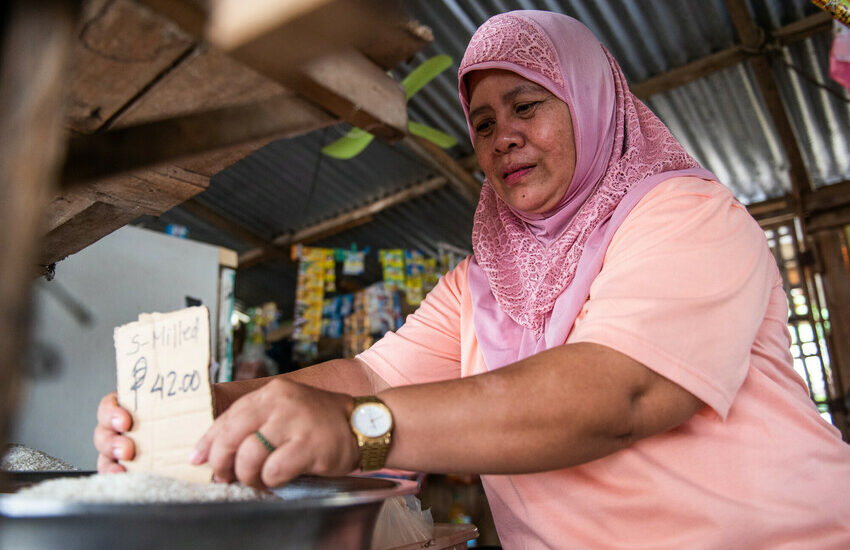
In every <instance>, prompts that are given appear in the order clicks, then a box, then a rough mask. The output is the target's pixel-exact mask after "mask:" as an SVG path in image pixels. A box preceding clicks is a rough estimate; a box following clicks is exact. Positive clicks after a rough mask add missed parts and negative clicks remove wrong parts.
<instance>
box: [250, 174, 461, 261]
mask: <svg viewBox="0 0 850 550" xmlns="http://www.w3.org/2000/svg"><path fill="white" fill-rule="evenodd" d="M447 183H448V181H447V180H446V178H444V177H442V176H437V177H434V178H431V179H428V180H425V181H423V182H421V183H418V184H416V185H413V186H411V187H408V188H407V189H403V190H401V191H399V192H397V193H393V194H392V195H389V196H387V197H384V198H382V199H378V200H377V201H374V202H372V203H370V204H367V205H365V206H361V207H359V208H355V209H354V210H352V211H350V212H344V213H342V214H340V215H338V216H334V217H333V218H330V219H328V220H324V221H322V222H319V223H316V224H313V225H310V226H307V227H305V228H303V229H300V230H298V231H296V232H294V233H286V234H284V235H280V236H278V237H276V238H275V239H274V240H273V241H272V242H271V243H270V245H269V246H266V247H264V248H255V249H252V250H248V251H246V252H243V253H242V254H240V255H239V269H247V268H248V267H251V266H253V265H256V264H258V263H261V262H263V261H265V260H266V259H268V256H269V255H270V254H273V253H274V249H275V248H277V249H281V248H283V249H286V248H288V247H290V246H291V245H293V244H297V243H300V242H307V241H312V240H314V239H315V238H317V237H326V236H329V235H332V234H334V233H337V232H339V231H340V230H342V229H345V228H348V227H352V226H353V225H352V224H357V222H358V221H359V220H363V219H365V218H371V217H373V216H374V215H376V214H378V213H379V212H381V211H383V210H386V209H388V208H391V207H393V206H396V205H398V204H401V203H403V202H407V201H409V200H413V199H415V198H417V197H421V196H422V195H425V194H427V193H431V192H433V191H436V190H437V189H439V188H441V187H443V186H445V185H447Z"/></svg>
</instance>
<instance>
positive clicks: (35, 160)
mask: <svg viewBox="0 0 850 550" xmlns="http://www.w3.org/2000/svg"><path fill="white" fill-rule="evenodd" d="M78 11H79V6H78V4H77V3H75V2H72V1H63V0H50V1H44V2H30V1H27V0H13V1H12V2H6V3H5V4H4V7H3V16H4V18H3V28H2V31H1V32H0V38H2V39H0V48H2V49H1V50H0V234H2V237H0V379H2V383H0V449H2V448H4V444H5V443H6V441H7V438H8V436H9V433H10V429H11V427H12V420H13V418H14V415H15V413H16V411H17V407H18V405H19V404H20V402H21V401H20V399H21V398H22V397H23V396H22V394H21V390H22V389H23V386H22V384H21V380H22V373H23V371H24V366H25V358H26V356H27V344H28V342H29V330H30V322H29V321H30V318H31V316H30V308H31V307H32V304H31V303H30V296H31V283H32V276H33V274H34V269H33V266H34V265H35V263H36V257H37V254H38V242H39V236H40V235H41V221H42V216H43V213H44V208H45V206H46V204H45V203H46V201H47V199H48V197H50V195H51V192H52V190H53V188H54V187H55V180H56V173H57V172H58V169H59V166H60V165H61V157H62V151H63V149H64V143H63V142H64V138H65V132H64V130H63V128H62V114H63V106H64V99H65V97H64V93H63V88H64V87H65V86H66V85H67V82H66V78H65V77H66V74H65V70H66V68H67V66H68V65H67V57H68V52H70V51H71V50H72V45H73V42H72V40H73V36H74V27H75V24H76V17H77V13H78ZM2 484H3V480H2V479H0V485H2ZM0 489H2V487H0Z"/></svg>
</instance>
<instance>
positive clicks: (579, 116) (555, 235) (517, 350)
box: [458, 10, 716, 370]
mask: <svg viewBox="0 0 850 550" xmlns="http://www.w3.org/2000/svg"><path fill="white" fill-rule="evenodd" d="M484 69H504V70H508V71H512V72H514V73H516V74H518V75H519V76H521V77H523V78H525V79H527V80H530V81H532V82H535V83H537V84H539V85H541V86H543V87H544V88H546V89H548V90H549V91H550V92H552V93H553V94H554V95H555V96H556V97H558V98H560V99H561V100H562V101H564V102H565V103H566V104H567V105H568V106H569V109H570V115H571V116H572V120H573V129H574V130H573V131H574V133H575V147H576V169H575V173H574V175H573V180H572V182H571V183H570V186H569V188H568V189H567V192H566V194H565V195H564V197H563V199H562V200H561V201H560V203H559V204H558V206H556V207H555V208H554V209H553V210H552V211H550V212H547V213H545V214H530V213H524V212H520V211H517V210H514V209H512V208H511V207H510V206H508V205H507V204H506V203H505V202H504V201H502V199H501V198H499V197H498V195H497V194H496V193H495V191H494V190H493V188H492V187H491V186H490V184H489V183H488V182H487V181H485V182H484V186H483V188H482V190H481V198H480V200H479V202H478V208H477V209H476V212H475V219H474V222H473V228H472V248H473V251H474V256H473V258H472V260H471V262H470V264H469V275H468V277H469V288H470V292H471V295H472V302H473V306H474V311H475V314H474V319H473V324H474V327H475V334H476V337H477V339H478V343H479V346H480V348H481V351H482V354H483V356H484V362H485V364H486V365H487V368H488V369H490V370H492V369H495V368H499V367H502V366H505V365H507V364H509V363H513V362H515V361H517V360H519V359H523V358H525V357H528V356H530V355H533V354H535V353H538V352H540V351H543V350H545V349H548V348H550V347H554V346H558V345H561V344H563V343H565V342H566V339H567V336H568V335H569V332H570V330H571V329H572V325H573V322H574V321H575V319H576V316H577V315H578V312H579V310H580V309H581V307H582V305H583V304H584V303H585V301H586V300H587V298H588V296H589V292H590V285H591V283H592V282H593V279H594V278H595V277H596V276H597V275H598V274H599V271H600V270H601V268H602V259H603V257H604V255H605V251H606V250H607V247H608V244H609V243H610V242H611V238H612V237H613V235H614V232H615V231H616V230H617V228H618V227H619V226H620V224H621V223H622V222H623V220H624V219H625V217H626V215H627V214H628V213H629V211H631V209H632V207H634V205H635V204H637V202H638V201H639V200H640V199H641V198H642V197H643V196H644V195H646V193H647V192H649V191H650V190H651V189H652V188H653V187H655V186H656V185H658V184H659V183H661V182H662V181H664V180H666V179H668V178H671V177H677V176H696V177H700V178H703V179H709V180H716V177H715V176H714V175H713V174H712V173H711V172H709V171H707V170H705V169H703V168H701V167H700V166H699V164H698V163H697V162H696V161H695V160H694V159H693V158H691V156H690V155H688V153H687V152H686V151H685V150H684V148H682V146H681V145H680V144H679V143H678V142H677V141H676V140H675V138H673V136H672V135H671V134H670V131H669V130H668V129H667V127H666V126H665V125H664V123H662V122H661V120H659V119H658V117H656V116H655V115H654V114H653V113H652V112H651V111H650V110H649V109H648V108H647V107H646V106H645V105H644V104H643V103H641V102H640V101H639V100H638V99H637V98H636V97H634V96H633V95H632V94H631V92H630V91H629V88H628V85H627V84H626V79H625V77H624V76H623V73H622V71H621V70H620V67H619V65H618V64H617V62H616V61H615V60H614V58H612V57H611V55H610V54H609V53H608V51H607V50H606V49H605V47H604V46H602V44H601V43H600V42H599V41H598V40H597V39H596V37H594V36H593V34H592V33H591V32H590V31H589V30H588V29H587V28H586V27H585V26H584V25H583V24H581V23H580V22H579V21H577V20H575V19H573V18H571V17H568V16H566V15H562V14H556V13H549V12H543V11H532V10H527V11H513V12H508V13H503V14H500V15H496V16H494V17H492V18H490V19H489V20H487V21H486V22H485V23H484V24H483V25H481V27H479V28H478V30H477V31H476V32H475V34H474V35H473V36H472V39H471V40H470V42H469V46H468V47H467V49H466V54H465V55H464V57H463V61H462V62H461V65H460V69H459V71H458V80H459V83H460V84H459V92H460V100H461V104H462V105H463V109H464V113H465V114H466V120H467V124H468V125H469V131H470V136H472V134H473V129H472V125H471V123H470V121H469V97H468V95H467V90H466V85H465V82H464V76H465V75H466V74H468V73H469V72H471V71H476V70H484Z"/></svg>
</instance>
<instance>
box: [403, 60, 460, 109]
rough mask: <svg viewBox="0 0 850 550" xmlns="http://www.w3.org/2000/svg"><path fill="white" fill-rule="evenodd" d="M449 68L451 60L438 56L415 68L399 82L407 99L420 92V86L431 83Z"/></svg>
mask: <svg viewBox="0 0 850 550" xmlns="http://www.w3.org/2000/svg"><path fill="white" fill-rule="evenodd" d="M451 66H452V58H451V57H450V56H448V55H438V56H435V57H432V58H431V59H429V60H427V61H426V62H425V63H423V64H421V65H419V66H418V67H416V68H415V69H414V70H413V71H412V72H411V73H410V74H409V75H407V76H406V77H405V78H404V80H402V81H401V85H402V86H403V87H404V91H405V92H407V99H410V96H412V95H413V94H415V93H416V92H418V91H419V90H421V89H422V86H424V85H425V84H428V83H429V82H431V80H433V79H434V77H436V76H437V75H438V74H440V73H441V72H443V71H445V70H446V69H448V68H449V67H451Z"/></svg>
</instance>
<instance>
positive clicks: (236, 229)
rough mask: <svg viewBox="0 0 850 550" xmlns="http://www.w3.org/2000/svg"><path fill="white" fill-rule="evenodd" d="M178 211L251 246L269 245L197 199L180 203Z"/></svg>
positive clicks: (261, 238)
mask: <svg viewBox="0 0 850 550" xmlns="http://www.w3.org/2000/svg"><path fill="white" fill-rule="evenodd" d="M180 209H181V210H184V211H185V212H187V213H188V214H191V215H192V216H195V217H196V218H199V219H201V220H203V221H205V222H207V223H208V224H210V225H212V226H214V227H217V228H218V229H221V230H222V231H224V232H226V233H229V234H231V235H233V236H234V237H236V238H237V239H240V240H242V241H245V242H246V243H248V244H250V245H251V246H254V247H265V246H268V245H269V241H267V240H266V239H264V238H263V237H261V236H260V235H257V234H256V233H254V232H253V231H251V230H249V229H247V228H246V227H245V226H244V225H242V224H239V223H237V222H235V221H233V220H231V219H230V218H228V217H226V216H223V215H222V214H219V213H218V212H216V211H215V210H213V209H212V208H210V207H208V206H206V205H204V204H202V203H201V202H199V201H198V200H197V199H190V200H188V201H186V202H184V203H182V204H181V205H180Z"/></svg>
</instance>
